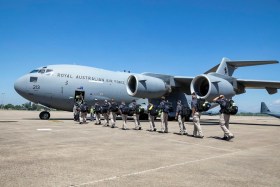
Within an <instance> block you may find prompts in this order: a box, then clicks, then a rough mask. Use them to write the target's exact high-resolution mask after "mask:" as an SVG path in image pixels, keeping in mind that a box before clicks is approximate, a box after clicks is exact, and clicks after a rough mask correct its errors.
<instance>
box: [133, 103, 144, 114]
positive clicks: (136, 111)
mask: <svg viewBox="0 0 280 187" xmlns="http://www.w3.org/2000/svg"><path fill="white" fill-rule="evenodd" d="M143 112H144V110H143V108H141V105H139V104H137V105H136V107H135V113H136V114H142V113H143Z"/></svg>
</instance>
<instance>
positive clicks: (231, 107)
mask: <svg viewBox="0 0 280 187" xmlns="http://www.w3.org/2000/svg"><path fill="white" fill-rule="evenodd" d="M237 112H238V106H236V104H235V102H234V101H233V100H232V99H230V100H227V101H226V106H225V109H224V113H225V114H230V115H235V114H236V113H237Z"/></svg>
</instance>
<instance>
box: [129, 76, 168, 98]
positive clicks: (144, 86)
mask: <svg viewBox="0 0 280 187" xmlns="http://www.w3.org/2000/svg"><path fill="white" fill-rule="evenodd" d="M169 89H170V88H169V87H168V86H167V85H166V83H165V82H164V81H163V80H161V79H159V78H156V77H151V76H146V75H141V74H137V75H130V76H129V77H128V79H127V86H126V90H127V93H128V94H129V95H131V96H133V97H139V98H158V97H161V96H163V95H164V94H165V93H167V92H168V90H169Z"/></svg>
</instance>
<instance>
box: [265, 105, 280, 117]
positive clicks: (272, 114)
mask: <svg viewBox="0 0 280 187" xmlns="http://www.w3.org/2000/svg"><path fill="white" fill-rule="evenodd" d="M261 114H267V115H270V116H273V117H276V118H280V113H279V112H278V113H276V112H271V111H270V110H269V108H268V107H267V106H266V104H265V103H264V102H261Z"/></svg>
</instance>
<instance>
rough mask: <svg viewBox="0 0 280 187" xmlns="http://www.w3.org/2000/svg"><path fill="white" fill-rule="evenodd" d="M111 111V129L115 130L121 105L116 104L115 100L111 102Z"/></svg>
mask: <svg viewBox="0 0 280 187" xmlns="http://www.w3.org/2000/svg"><path fill="white" fill-rule="evenodd" d="M109 109H110V113H111V128H115V126H116V119H117V113H118V112H119V105H118V103H116V102H115V100H114V99H112V100H111V105H110V108H109Z"/></svg>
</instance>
